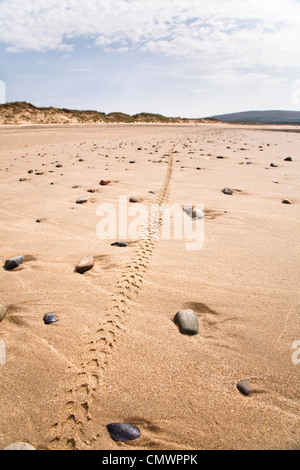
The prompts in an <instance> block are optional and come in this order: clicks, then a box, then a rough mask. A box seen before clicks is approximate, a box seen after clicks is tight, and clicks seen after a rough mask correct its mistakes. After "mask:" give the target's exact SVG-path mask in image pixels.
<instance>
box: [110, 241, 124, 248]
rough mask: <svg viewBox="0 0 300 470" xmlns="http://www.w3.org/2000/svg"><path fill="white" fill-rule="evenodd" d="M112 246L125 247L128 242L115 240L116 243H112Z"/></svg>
mask: <svg viewBox="0 0 300 470" xmlns="http://www.w3.org/2000/svg"><path fill="white" fill-rule="evenodd" d="M110 246H120V247H125V246H128V243H126V242H114V243H111V245H110Z"/></svg>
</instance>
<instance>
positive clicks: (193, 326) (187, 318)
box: [174, 309, 199, 335]
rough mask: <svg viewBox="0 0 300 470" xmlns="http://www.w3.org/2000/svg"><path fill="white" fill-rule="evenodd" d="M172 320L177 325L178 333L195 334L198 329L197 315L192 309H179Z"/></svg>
mask: <svg viewBox="0 0 300 470" xmlns="http://www.w3.org/2000/svg"><path fill="white" fill-rule="evenodd" d="M174 322H175V323H176V325H177V326H178V327H179V330H180V333H182V334H186V335H196V334H197V333H198V331H199V322H198V317H197V315H196V313H195V312H194V310H192V309H187V310H180V311H179V312H177V313H176V315H175V317H174Z"/></svg>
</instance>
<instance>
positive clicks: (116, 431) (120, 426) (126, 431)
mask: <svg viewBox="0 0 300 470" xmlns="http://www.w3.org/2000/svg"><path fill="white" fill-rule="evenodd" d="M106 427H107V430H108V432H109V434H110V436H111V437H112V439H114V441H121V442H127V441H132V440H134V439H137V438H138V437H140V435H141V431H140V430H139V428H137V427H136V426H133V425H132V424H127V423H111V424H108V425H107V426H106Z"/></svg>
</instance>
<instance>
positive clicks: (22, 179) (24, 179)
mask: <svg viewBox="0 0 300 470" xmlns="http://www.w3.org/2000/svg"><path fill="white" fill-rule="evenodd" d="M19 181H21V182H22V181H27V178H20V179H19Z"/></svg>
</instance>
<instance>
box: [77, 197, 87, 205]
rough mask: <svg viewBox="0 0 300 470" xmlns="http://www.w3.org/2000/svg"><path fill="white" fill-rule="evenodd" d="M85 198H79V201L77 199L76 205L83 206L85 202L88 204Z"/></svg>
mask: <svg viewBox="0 0 300 470" xmlns="http://www.w3.org/2000/svg"><path fill="white" fill-rule="evenodd" d="M88 200H89V199H88V198H87V197H81V198H80V199H77V201H76V204H84V203H85V202H88Z"/></svg>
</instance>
